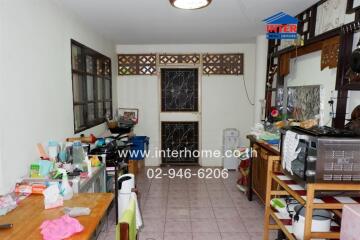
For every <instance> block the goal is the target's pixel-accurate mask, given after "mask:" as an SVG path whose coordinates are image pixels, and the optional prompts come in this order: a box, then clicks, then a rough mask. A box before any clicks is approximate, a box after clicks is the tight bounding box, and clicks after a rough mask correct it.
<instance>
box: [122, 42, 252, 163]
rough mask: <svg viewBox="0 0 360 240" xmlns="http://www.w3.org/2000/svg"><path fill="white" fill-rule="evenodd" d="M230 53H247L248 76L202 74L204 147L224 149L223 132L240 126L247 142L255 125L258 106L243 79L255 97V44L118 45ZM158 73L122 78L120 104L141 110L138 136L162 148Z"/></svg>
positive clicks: (147, 49)
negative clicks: (255, 110) (247, 94)
mask: <svg viewBox="0 0 360 240" xmlns="http://www.w3.org/2000/svg"><path fill="white" fill-rule="evenodd" d="M164 52H166V53H194V52H195V53H207V52H208V53H226V52H240V53H244V56H245V61H244V65H245V69H244V76H203V77H202V100H201V102H202V106H201V107H202V129H201V132H202V138H201V144H202V149H206V150H221V149H222V131H223V129H225V128H237V129H239V130H240V131H241V134H242V143H243V144H247V141H246V139H245V135H246V133H248V132H249V129H250V127H251V126H252V125H253V124H254V121H253V119H254V118H253V116H254V108H253V106H251V105H250V104H249V102H248V100H247V98H246V95H245V91H244V83H243V78H245V81H246V85H247V88H248V90H249V96H250V98H251V100H252V101H253V100H254V85H255V44H230V45H118V46H117V53H164ZM158 81H159V78H158V76H126V77H124V76H121V77H118V102H119V106H120V107H135V108H139V109H140V115H139V118H140V123H139V124H138V126H136V129H135V130H136V133H137V134H138V135H147V136H149V137H150V149H160V125H159V124H160V120H159V111H160V99H159V96H160V95H159V82H158ZM160 163H161V160H160V159H159V158H150V159H147V161H146V164H147V165H158V164H160ZM221 164H222V159H221V158H218V159H215V158H211V159H210V158H208V159H203V160H202V165H203V166H221Z"/></svg>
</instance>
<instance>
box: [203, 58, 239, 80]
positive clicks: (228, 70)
mask: <svg viewBox="0 0 360 240" xmlns="http://www.w3.org/2000/svg"><path fill="white" fill-rule="evenodd" d="M243 59H244V55H243V54H241V53H238V54H204V55H203V73H204V74H208V75H210V74H216V75H219V74H221V75H241V74H243V73H244V61H243Z"/></svg>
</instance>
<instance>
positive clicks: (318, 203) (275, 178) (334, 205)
mask: <svg viewBox="0 0 360 240" xmlns="http://www.w3.org/2000/svg"><path fill="white" fill-rule="evenodd" d="M268 160H269V161H268V166H267V171H268V174H267V178H268V179H267V183H266V184H267V186H266V203H265V204H266V205H265V219H264V240H269V230H274V229H280V230H281V231H282V232H283V233H284V235H285V236H286V237H287V238H288V239H290V240H296V238H295V236H294V235H293V234H292V220H291V219H290V217H289V218H286V219H284V218H281V217H279V216H280V215H279V214H277V212H276V211H275V210H274V209H273V208H272V207H271V205H270V201H271V199H272V198H273V197H275V196H277V197H279V196H291V197H293V198H294V199H295V200H296V201H298V202H299V204H302V205H304V206H305V209H306V210H305V216H312V215H313V210H314V209H327V210H331V211H332V212H334V213H335V214H336V216H337V217H339V218H341V210H342V208H343V206H344V204H359V203H360V198H359V197H354V198H351V197H343V196H336V197H323V198H315V192H316V191H341V192H345V191H360V184H347V183H312V184H307V187H306V189H304V188H302V187H301V186H300V185H299V184H297V183H296V182H295V181H294V180H292V179H291V178H290V177H288V176H286V175H284V174H282V173H276V172H273V170H272V169H273V164H274V162H277V164H278V161H280V160H279V158H277V157H269V159H268ZM273 182H275V183H277V184H278V185H279V186H280V187H281V188H282V189H283V190H278V189H276V190H273V186H274V184H273ZM270 217H271V218H272V219H273V220H274V221H275V223H274V224H270ZM311 224H312V218H306V219H305V231H304V240H310V239H312V238H325V239H340V226H339V225H338V224H336V223H332V226H331V229H330V232H311Z"/></svg>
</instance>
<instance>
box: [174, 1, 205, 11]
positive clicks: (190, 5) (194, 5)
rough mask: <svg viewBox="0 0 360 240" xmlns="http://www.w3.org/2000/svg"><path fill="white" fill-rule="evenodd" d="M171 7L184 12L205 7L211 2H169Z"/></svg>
mask: <svg viewBox="0 0 360 240" xmlns="http://www.w3.org/2000/svg"><path fill="white" fill-rule="evenodd" d="M170 3H171V5H173V6H174V7H176V8H180V9H185V10H194V9H200V8H204V7H207V6H208V5H209V4H210V3H211V0H170Z"/></svg>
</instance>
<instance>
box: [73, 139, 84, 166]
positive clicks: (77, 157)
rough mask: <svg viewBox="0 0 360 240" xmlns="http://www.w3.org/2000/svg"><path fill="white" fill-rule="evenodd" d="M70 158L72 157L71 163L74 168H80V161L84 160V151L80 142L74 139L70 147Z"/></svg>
mask: <svg viewBox="0 0 360 240" xmlns="http://www.w3.org/2000/svg"><path fill="white" fill-rule="evenodd" d="M72 158H73V164H74V165H75V167H76V168H78V169H80V170H82V166H81V165H82V163H83V161H84V160H85V151H84V148H83V146H82V144H81V142H79V141H76V142H74V144H73V147H72Z"/></svg>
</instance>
